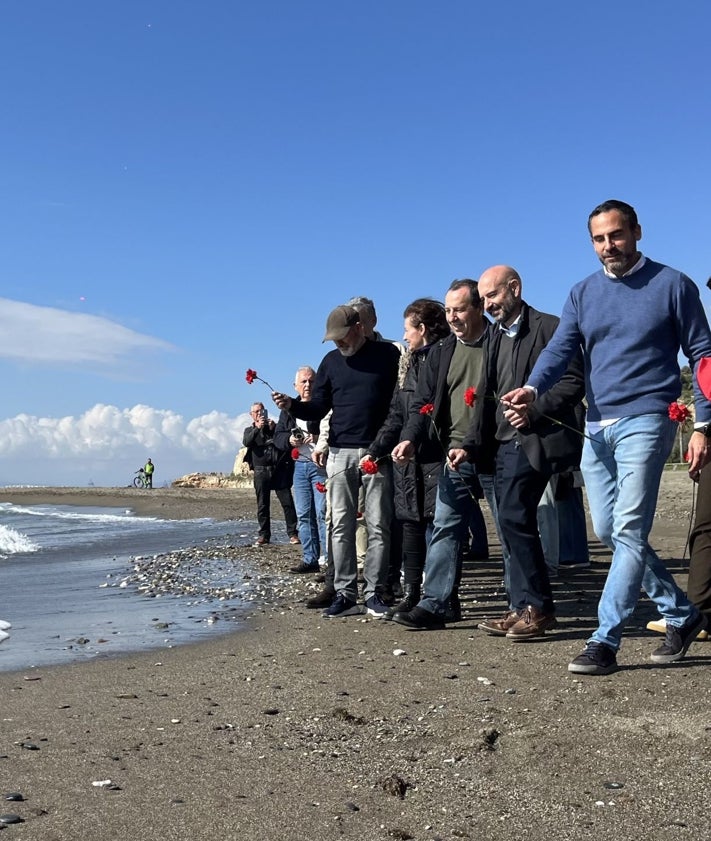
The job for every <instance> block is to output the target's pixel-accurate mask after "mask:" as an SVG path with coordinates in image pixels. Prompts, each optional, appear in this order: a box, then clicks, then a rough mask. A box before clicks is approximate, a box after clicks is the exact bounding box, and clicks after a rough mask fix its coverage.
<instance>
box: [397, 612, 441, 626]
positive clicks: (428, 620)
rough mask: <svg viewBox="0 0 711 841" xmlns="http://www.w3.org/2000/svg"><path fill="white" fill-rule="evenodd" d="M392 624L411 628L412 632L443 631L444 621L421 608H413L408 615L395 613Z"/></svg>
mask: <svg viewBox="0 0 711 841" xmlns="http://www.w3.org/2000/svg"><path fill="white" fill-rule="evenodd" d="M393 622H397V623H398V625H404V626H405V627H406V628H412V630H413V631H443V630H444V619H443V618H442V617H441V616H437V614H435V613H430V611H429V610H425V609H424V608H422V607H413V608H412V610H411V611H410V612H409V613H396V614H394V616H393Z"/></svg>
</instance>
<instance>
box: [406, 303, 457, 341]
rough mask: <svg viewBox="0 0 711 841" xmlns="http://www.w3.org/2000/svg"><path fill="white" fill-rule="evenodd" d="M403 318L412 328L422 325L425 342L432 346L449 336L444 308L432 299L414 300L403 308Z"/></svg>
mask: <svg viewBox="0 0 711 841" xmlns="http://www.w3.org/2000/svg"><path fill="white" fill-rule="evenodd" d="M402 317H403V318H409V319H410V321H411V322H412V326H413V327H419V326H420V324H424V326H425V331H426V334H427V341H428V342H429V343H430V344H432V343H433V342H438V341H439V340H440V339H443V338H444V337H445V336H448V335H449V334H450V332H451V331H450V328H449V324H448V323H447V316H446V315H445V313H444V306H443V305H442V304H441V303H440V302H439V301H435V299H434V298H416V299H415V300H414V301H413V302H412V303H411V304H408V305H407V306H406V307H405V312H404V313H403V314H402Z"/></svg>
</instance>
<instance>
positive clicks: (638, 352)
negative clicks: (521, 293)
mask: <svg viewBox="0 0 711 841" xmlns="http://www.w3.org/2000/svg"><path fill="white" fill-rule="evenodd" d="M578 347H582V349H583V358H584V362H585V380H586V383H585V385H586V389H585V391H586V397H587V401H588V420H589V421H599V420H613V419H615V418H622V417H630V416H632V415H641V414H655V413H656V414H666V412H667V411H668V407H669V404H670V403H671V402H672V401H674V400H676V399H677V398H678V397H679V393H680V391H681V381H680V374H679V362H678V359H677V355H678V353H679V348H681V350H682V351H683V352H684V355H685V356H686V357H687V359H688V360H689V365H690V366H691V369H692V371H693V370H695V366H696V365H697V364H698V361H699V359H701V357H703V356H711V331H709V325H708V321H707V319H706V314H705V313H704V308H703V306H702V304H701V300H700V298H699V291H698V289H697V288H696V286H695V285H694V283H693V281H691V280H690V279H689V278H688V277H687V276H686V275H684V274H682V273H681V272H678V271H676V270H675V269H671V268H669V267H668V266H664V265H662V264H661V263H655V262H654V261H653V260H649V259H648V260H647V261H646V263H645V264H644V265H643V266H642V268H641V269H639V270H638V271H636V272H634V274H631V275H629V276H628V277H623V278H610V277H607V275H606V274H605V273H604V272H603V271H602V270H600V271H598V272H596V273H595V274H593V275H590V277H587V278H586V279H585V280H583V281H581V282H580V283H578V284H576V285H575V286H574V287H573V288H572V289H571V291H570V295H569V296H568V300H567V301H566V303H565V306H564V308H563V314H562V315H561V317H560V324H559V325H558V329H557V330H556V332H555V335H554V336H553V338H552V339H551V341H550V342H549V343H548V345H547V346H546V347H545V349H544V350H543V351H542V352H541V355H540V356H539V357H538V361H537V362H536V365H535V367H534V369H533V371H532V372H531V376H530V377H529V378H528V383H529V384H530V385H532V386H535V387H536V388H537V389H538V391H539V393H543V392H545V391H547V390H548V389H549V388H550V387H551V386H552V385H554V383H555V382H556V381H557V380H558V379H559V377H560V376H561V374H562V373H563V372H564V371H565V369H566V367H567V364H568V361H569V360H570V359H571V358H572V356H573V354H574V353H575V351H576V350H577V349H578ZM694 393H695V401H694V402H695V404H696V405H695V408H696V420H697V421H711V404H710V403H709V401H708V400H706V398H705V397H704V396H703V395H702V394H701V391H700V389H699V388H698V385H697V382H696V377H694Z"/></svg>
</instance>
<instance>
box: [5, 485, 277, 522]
mask: <svg viewBox="0 0 711 841" xmlns="http://www.w3.org/2000/svg"><path fill="white" fill-rule="evenodd" d="M0 502H11V503H14V504H16V505H75V506H93V507H104V508H130V509H131V510H132V511H134V512H135V513H136V514H139V515H141V516H154V517H161V518H163V519H166V520H193V519H195V520H197V519H202V518H205V517H209V518H211V519H214V520H239V519H246V518H253V517H254V516H255V510H256V506H255V502H254V489H253V488H251V487H249V488H172V487H170V488H154V489H153V490H144V489H140V488H130V487H115V488H112V487H105V488H99V487H90V488H88V487H87V488H79V487H69V486H67V487H31V488H0ZM277 508H278V503H277ZM275 513H276V512H275Z"/></svg>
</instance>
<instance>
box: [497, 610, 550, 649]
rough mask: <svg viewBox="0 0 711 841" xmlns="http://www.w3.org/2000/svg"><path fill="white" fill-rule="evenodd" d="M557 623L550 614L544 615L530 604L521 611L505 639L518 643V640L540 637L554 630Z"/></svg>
mask: <svg viewBox="0 0 711 841" xmlns="http://www.w3.org/2000/svg"><path fill="white" fill-rule="evenodd" d="M557 624H558V623H557V622H556V621H555V616H554V615H553V614H552V613H544V612H543V611H542V610H539V609H538V608H537V607H535V606H534V605H532V604H529V605H528V607H525V608H524V609H523V610H522V611H521V618H520V619H519V620H518V622H516V624H515V625H512V626H511V627H510V628H509V629H508V631H507V632H506V639H507V640H513V641H514V642H519V641H520V640H527V639H531V637H542V636H543V635H544V634H545V632H546V631H550V629H551V628H555V626H556V625H557Z"/></svg>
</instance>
